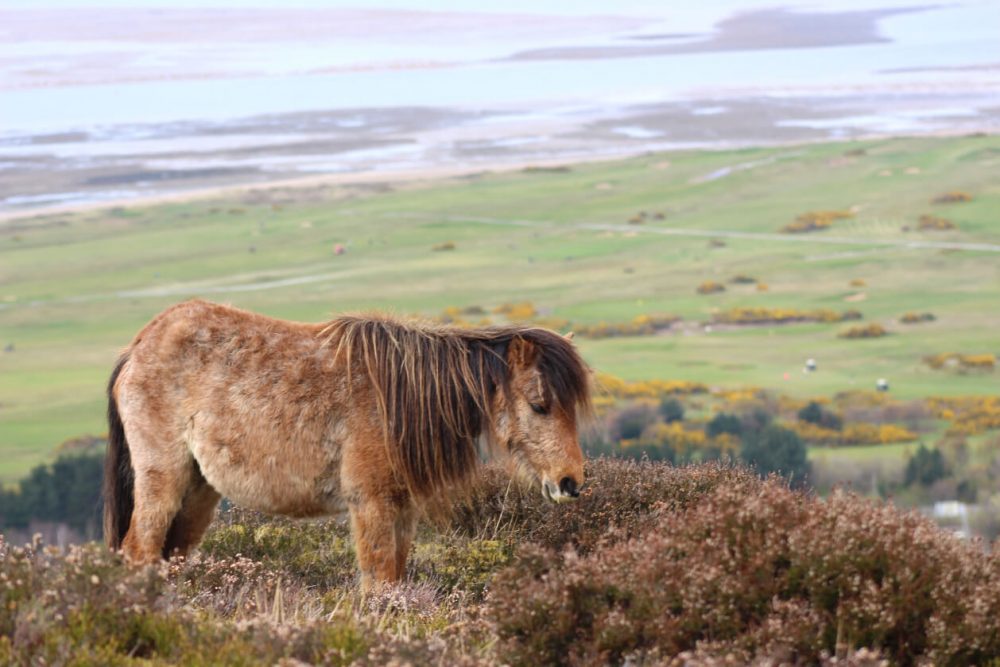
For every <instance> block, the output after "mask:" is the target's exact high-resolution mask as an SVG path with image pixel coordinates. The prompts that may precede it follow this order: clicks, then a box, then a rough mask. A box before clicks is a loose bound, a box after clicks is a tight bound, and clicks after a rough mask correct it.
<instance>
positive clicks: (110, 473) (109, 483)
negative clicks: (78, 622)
mask: <svg viewBox="0 0 1000 667" xmlns="http://www.w3.org/2000/svg"><path fill="white" fill-rule="evenodd" d="M128 358H129V354H128V352H126V353H125V354H123V355H122V356H121V357H119V358H118V363H116V364H115V369H114V370H113V371H112V372H111V379H110V380H109V381H108V450H107V453H106V454H105V456H104V541H105V542H106V543H107V545H108V546H109V547H110V548H111V549H114V550H116V551H117V550H118V549H121V547H122V540H124V539H125V533H126V532H128V526H129V523H130V522H131V521H132V506H133V503H134V499H133V496H132V493H133V487H134V485H135V473H134V472H133V471H132V456H131V455H130V454H129V451H128V441H127V440H125V427H124V425H123V424H122V418H121V415H119V414H118V401H117V400H116V399H115V383H116V382H117V381H118V375H119V374H120V373H121V372H122V369H123V368H124V367H125V364H126V363H128Z"/></svg>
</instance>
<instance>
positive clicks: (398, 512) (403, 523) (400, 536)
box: [351, 498, 412, 591]
mask: <svg viewBox="0 0 1000 667" xmlns="http://www.w3.org/2000/svg"><path fill="white" fill-rule="evenodd" d="M411 514H412V512H411V511H410V509H409V506H408V504H403V503H400V502H398V501H395V502H394V501H392V500H388V499H385V498H367V499H362V500H360V501H359V502H357V503H352V504H351V530H352V532H353V534H354V545H355V550H356V551H357V556H358V566H359V567H360V569H361V589H362V590H363V591H367V590H371V588H372V587H373V586H374V585H375V584H378V583H385V582H394V581H399V580H400V579H402V578H403V575H404V574H405V572H406V554H407V553H408V552H409V548H410V540H411V539H412V529H411V528H407V525H408V524H412V518H409V517H410V516H411ZM401 528H403V529H402V530H401ZM404 542H405V545H404ZM401 549H403V551H402V552H401ZM401 554H402V555H401Z"/></svg>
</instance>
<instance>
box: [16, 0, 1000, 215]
mask: <svg viewBox="0 0 1000 667" xmlns="http://www.w3.org/2000/svg"><path fill="white" fill-rule="evenodd" d="M39 2H41V4H39ZM82 4H84V3H78V2H75V1H74V0H39V1H36V2H32V3H30V4H29V3H28V2H23V3H22V2H19V0H9V1H8V3H6V4H5V6H6V7H9V8H7V9H3V10H0V38H2V39H0V62H3V63H4V67H3V68H0V212H2V211H8V212H10V211H20V210H40V209H42V208H45V207H47V206H52V205H54V204H72V203H76V202H87V201H104V200H118V199H127V198H132V197H143V196H147V195H149V194H156V193H163V192H176V191H184V190H191V189H198V188H202V187H207V186H215V185H220V184H234V183H253V182H262V181H267V180H274V179H278V178H282V179H284V178H289V177H293V176H295V175H302V174H322V173H364V172H372V171H376V172H392V171H396V170H414V169H416V170H419V169H423V168H426V169H428V170H430V169H433V168H435V167H440V166H443V165H447V166H452V167H453V166H456V165H467V166H469V167H470V168H477V167H488V166H490V165H496V164H504V163H507V164H528V163H531V162H533V161H542V160H545V161H551V160H553V159H566V160H571V159H581V158H587V157H594V156H613V155H629V154H634V153H639V152H645V151H649V150H670V149H672V148H687V147H721V146H733V145H746V144H767V143H778V142H792V141H804V140H823V139H831V138H847V137H859V136H870V135H884V134H917V133H931V132H975V131H995V130H996V129H997V127H998V125H1000V6H998V5H997V4H996V3H995V2H993V1H991V0H958V1H957V2H951V3H949V4H939V5H931V4H918V3H916V2H912V1H909V2H902V1H899V0H841V1H837V2H834V1H832V0H828V1H827V2H822V1H820V2H805V1H802V0H788V1H786V2H785V3H784V4H783V5H782V6H775V5H771V4H764V3H757V2H752V1H751V2H736V1H734V0H704V1H703V2H699V3H697V7H696V8H685V7H683V6H682V3H664V2H649V1H643V0H625V1H622V2H615V3H599V2H592V1H586V2H574V3H562V2H553V1H549V2H546V1H538V2H523V1H520V0H512V1H510V2H502V3H501V2H493V1H487V2H481V3H476V7H475V10H474V11H473V10H470V8H469V7H467V6H465V5H467V4H469V3H461V4H460V3H448V2H442V1H440V0H439V1H433V0H424V1H421V2H417V1H416V0H396V1H393V0H377V1H376V2H375V3H369V4H368V5H366V6H365V8H364V9H357V8H356V6H357V4H358V3H356V2H347V1H345V2H340V1H334V2H304V3H302V5H301V6H299V7H296V8H289V7H287V6H285V5H279V4H278V3H273V2H272V3H271V4H270V5H268V3H267V2H257V3H254V4H253V6H250V5H248V4H245V3H242V2H239V1H238V0H229V1H227V0H217V2H216V3H214V4H216V5H218V6H217V7H216V8H214V9H202V8H200V7H198V6H197V3H193V2H183V1H179V0H174V1H171V0H158V1H157V2H155V3H147V4H144V3H142V2H128V3H126V2H118V3H117V4H118V6H115V2H114V0H106V1H105V2H104V3H102V4H108V5H109V6H107V7H105V8H103V9H100V10H97V9H88V8H84V7H82V6H78V5H82ZM684 4H686V3H684ZM352 5H353V6H352Z"/></svg>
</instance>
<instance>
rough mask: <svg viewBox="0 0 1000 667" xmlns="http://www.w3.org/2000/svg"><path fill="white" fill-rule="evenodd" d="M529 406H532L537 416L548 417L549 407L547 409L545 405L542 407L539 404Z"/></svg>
mask: <svg viewBox="0 0 1000 667" xmlns="http://www.w3.org/2000/svg"><path fill="white" fill-rule="evenodd" d="M529 405H531V409H532V410H533V411H534V413H535V414H536V415H547V414H549V409H548V408H547V407H545V406H544V405H541V404H539V403H530V404H529Z"/></svg>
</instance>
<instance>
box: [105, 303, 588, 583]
mask: <svg viewBox="0 0 1000 667" xmlns="http://www.w3.org/2000/svg"><path fill="white" fill-rule="evenodd" d="M589 379H590V373H589V371H588V369H587V367H586V365H585V364H584V363H583V361H582V360H581V359H580V357H579V355H578V354H577V352H576V350H575V349H574V347H573V345H572V343H570V342H569V340H568V337H563V336H560V335H559V334H556V333H553V332H551V331H548V330H546V329H540V328H534V327H522V326H506V327H489V328H482V329H459V328H453V327H444V326H438V325H432V324H425V323H414V322H406V321H401V320H398V319H394V318H391V317H387V316H383V315H375V316H369V317H358V316H344V317H338V318H336V319H334V320H333V321H331V322H328V323H326V324H304V323H298V322H287V321H283V320H276V319H271V318H268V317H264V316H262V315H257V314H254V313H249V312H245V311H242V310H237V309H235V308H231V307H228V306H221V305H217V304H212V303H207V302H204V301H188V302H185V303H181V304H179V305H176V306H174V307H172V308H169V309H167V310H166V311H164V312H162V313H160V314H159V315H158V316H157V317H155V318H154V319H153V320H152V321H151V322H150V323H149V324H147V325H146V327H145V328H144V329H143V330H142V331H140V332H139V334H138V335H137V336H136V337H135V339H134V340H133V341H132V344H131V345H130V346H129V347H128V349H127V350H126V351H125V352H124V353H123V354H122V356H121V358H120V359H119V360H118V363H117V365H116V366H115V369H114V372H113V373H112V375H111V380H110V383H109V385H108V421H109V423H110V435H109V443H108V453H107V457H106V461H105V482H104V502H105V510H104V534H105V536H106V540H107V542H108V545H109V546H110V547H112V548H113V549H122V550H123V551H124V554H125V557H126V559H127V560H128V561H129V562H132V563H138V564H142V563H149V562H152V561H155V560H158V559H160V558H167V557H169V556H170V555H172V554H174V553H179V554H186V553H187V552H188V551H189V550H190V549H191V548H192V547H194V546H195V545H197V543H198V542H199V541H200V539H201V537H202V535H203V533H204V532H205V529H206V528H207V527H208V525H209V523H210V522H211V520H212V517H213V514H214V510H215V507H216V504H217V503H218V501H219V498H220V497H221V496H226V497H228V498H229V499H231V500H232V501H233V502H234V503H236V504H238V505H241V506H244V507H249V508H253V509H257V510H261V511H264V512H271V513H276V514H284V515H288V516H296V517H307V516H317V515H323V514H331V513H337V512H341V511H343V510H344V509H347V510H349V511H350V516H351V527H352V531H353V534H354V541H355V545H356V549H357V554H358V562H359V564H360V566H361V573H362V585H363V586H365V587H367V586H369V585H370V584H371V583H372V582H373V581H393V580H397V579H399V578H400V577H402V576H403V574H404V572H405V566H406V558H407V555H408V552H409V549H410V543H411V540H412V538H413V533H414V525H415V520H416V517H417V514H418V513H419V511H420V510H421V508H422V507H426V506H428V505H429V504H432V503H434V502H440V501H441V500H442V499H445V500H447V499H448V498H449V497H450V494H451V493H452V492H453V491H454V490H455V489H460V488H462V486H463V484H465V483H467V482H468V481H469V480H470V478H471V474H472V473H473V472H474V470H475V469H476V466H477V465H478V463H479V460H480V456H479V449H478V446H477V445H478V443H479V442H480V441H484V442H487V443H491V444H492V445H493V446H495V447H496V449H498V450H500V451H501V452H505V453H507V454H509V456H510V460H511V461H513V463H514V464H515V465H516V467H517V469H518V470H519V471H520V472H521V473H522V474H524V475H526V476H527V477H528V478H529V479H531V480H532V481H533V482H534V483H537V484H538V486H539V488H540V490H541V491H542V493H543V494H544V495H545V497H546V498H549V499H550V500H553V501H556V502H559V501H563V500H569V499H572V498H575V497H576V496H577V495H578V494H579V489H580V486H581V485H582V484H583V455H582V453H581V451H580V446H579V443H578V439H577V415H578V414H580V413H582V412H586V411H588V410H589V409H590V384H589Z"/></svg>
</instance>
